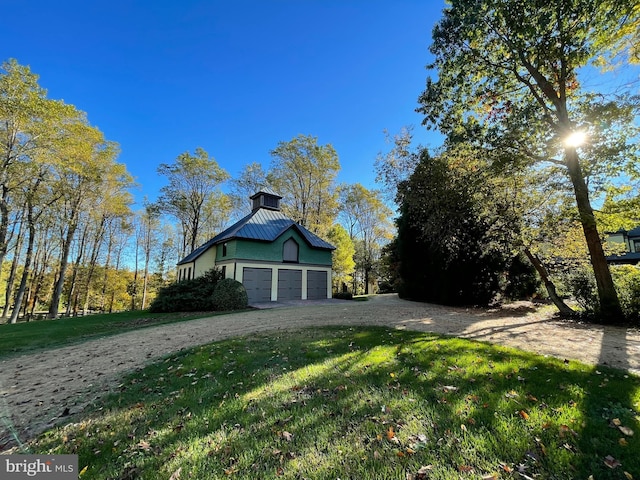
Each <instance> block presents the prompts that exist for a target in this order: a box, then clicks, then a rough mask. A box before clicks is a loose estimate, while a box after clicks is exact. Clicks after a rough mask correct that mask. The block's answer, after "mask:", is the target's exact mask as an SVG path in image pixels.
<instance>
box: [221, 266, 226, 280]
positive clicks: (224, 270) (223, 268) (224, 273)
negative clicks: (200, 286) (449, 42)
mask: <svg viewBox="0 0 640 480" xmlns="http://www.w3.org/2000/svg"><path fill="white" fill-rule="evenodd" d="M222 278H227V266H226V265H223V266H222Z"/></svg>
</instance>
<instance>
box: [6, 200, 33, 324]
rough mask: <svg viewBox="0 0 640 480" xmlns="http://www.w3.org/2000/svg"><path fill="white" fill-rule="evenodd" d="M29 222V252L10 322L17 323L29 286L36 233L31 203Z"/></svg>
mask: <svg viewBox="0 0 640 480" xmlns="http://www.w3.org/2000/svg"><path fill="white" fill-rule="evenodd" d="M27 222H28V227H29V240H28V242H27V252H26V256H25V259H24V268H23V270H22V278H21V279H20V286H19V287H18V293H17V295H16V301H15V304H14V307H13V311H12V312H11V318H10V319H9V323H16V322H17V321H18V315H19V313H20V307H21V306H22V299H23V298H24V292H25V290H26V288H27V278H28V277H29V268H30V267H31V259H32V256H33V242H34V239H35V235H36V227H35V223H34V220H33V206H32V205H29V207H28V210H27Z"/></svg>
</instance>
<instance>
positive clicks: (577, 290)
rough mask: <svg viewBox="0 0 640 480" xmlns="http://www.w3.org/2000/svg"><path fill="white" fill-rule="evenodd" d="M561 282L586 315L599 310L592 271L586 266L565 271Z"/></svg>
mask: <svg viewBox="0 0 640 480" xmlns="http://www.w3.org/2000/svg"><path fill="white" fill-rule="evenodd" d="M563 283H564V285H565V288H566V289H567V291H568V292H569V294H570V295H571V296H572V297H573V298H574V299H575V301H576V302H578V305H579V306H580V308H582V311H583V313H584V314H586V315H587V316H592V315H595V314H597V313H598V311H599V310H600V301H599V300H598V291H597V289H596V280H595V278H594V276H593V271H592V270H591V269H589V268H587V267H577V268H576V269H575V270H573V271H571V272H570V273H567V274H566V276H565V277H564V278H563Z"/></svg>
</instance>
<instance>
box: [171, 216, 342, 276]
mask: <svg viewBox="0 0 640 480" xmlns="http://www.w3.org/2000/svg"><path fill="white" fill-rule="evenodd" d="M290 228H295V229H296V230H297V231H298V233H299V234H300V235H301V236H302V238H304V240H305V241H306V242H307V243H308V244H309V245H310V246H311V247H313V248H320V249H323V250H335V247H334V246H333V245H331V244H330V243H328V242H325V241H324V240H322V239H321V238H320V237H318V236H317V235H315V234H314V233H311V232H310V231H309V230H307V229H306V228H304V227H303V226H302V225H299V224H297V223H296V222H294V221H293V220H291V219H290V218H288V217H286V216H285V215H284V214H282V212H280V211H278V210H270V209H267V208H259V209H257V210H254V211H253V212H251V213H250V214H249V215H247V216H246V217H244V218H242V219H241V220H239V221H238V222H236V223H234V224H233V225H231V226H230V227H229V228H227V229H226V230H224V231H222V232H220V233H219V234H218V235H216V236H215V237H213V238H212V239H211V240H209V241H208V242H207V243H205V244H203V245H201V246H200V247H198V248H196V249H195V250H194V251H193V252H191V253H190V254H189V255H187V256H186V257H185V258H183V259H182V260H180V261H179V262H178V265H182V264H184V263H190V262H193V261H194V260H195V259H196V258H198V257H199V256H200V255H202V254H203V253H204V252H205V251H207V250H208V249H209V248H210V247H211V246H213V245H217V244H220V243H224V242H226V241H229V240H233V239H236V238H241V239H244V240H257V241H261V242H273V241H274V240H275V239H276V238H278V237H279V236H280V235H282V234H283V233H284V232H285V231H287V230H289V229H290Z"/></svg>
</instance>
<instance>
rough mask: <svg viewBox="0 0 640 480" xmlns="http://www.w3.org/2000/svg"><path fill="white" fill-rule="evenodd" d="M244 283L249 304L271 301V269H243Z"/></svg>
mask: <svg viewBox="0 0 640 480" xmlns="http://www.w3.org/2000/svg"><path fill="white" fill-rule="evenodd" d="M242 284H243V285H244V288H245V289H246V290H247V296H248V297H249V304H252V303H259V302H270V301H271V269H270V268H249V267H245V268H244V269H243V270H242Z"/></svg>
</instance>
